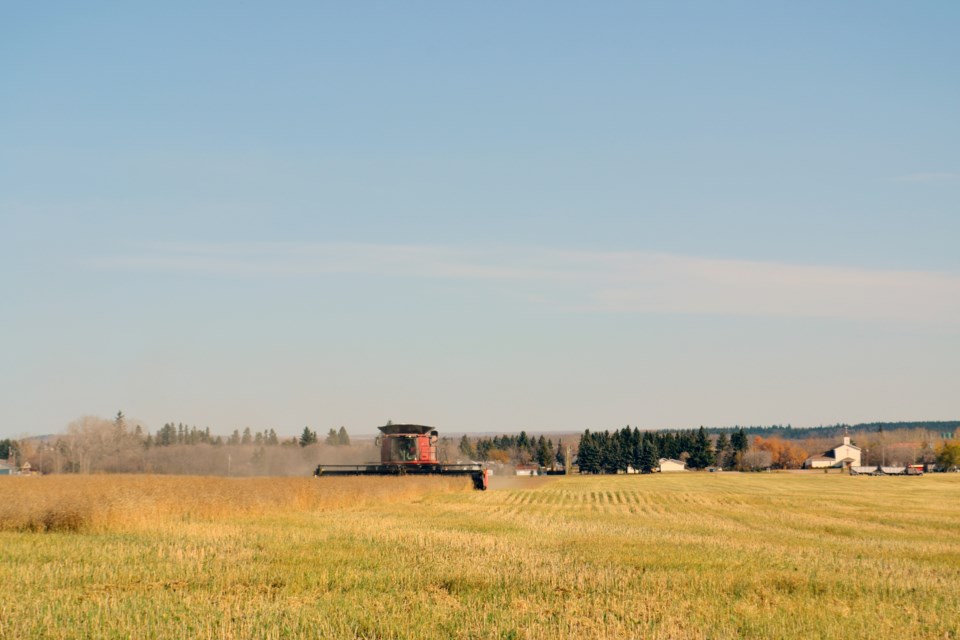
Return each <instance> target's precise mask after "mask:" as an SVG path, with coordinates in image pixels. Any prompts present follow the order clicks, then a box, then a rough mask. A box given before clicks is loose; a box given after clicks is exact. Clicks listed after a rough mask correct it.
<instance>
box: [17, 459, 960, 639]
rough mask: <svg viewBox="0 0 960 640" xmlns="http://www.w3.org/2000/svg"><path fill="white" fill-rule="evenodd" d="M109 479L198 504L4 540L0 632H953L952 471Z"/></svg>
mask: <svg viewBox="0 0 960 640" xmlns="http://www.w3.org/2000/svg"><path fill="white" fill-rule="evenodd" d="M36 480H43V481H44V482H46V481H47V480H56V481H57V482H58V483H59V482H61V481H63V482H64V484H63V485H60V484H56V483H52V484H50V485H49V486H51V487H53V486H58V487H61V488H62V490H64V491H66V489H65V488H64V487H66V486H67V485H68V484H70V483H72V484H73V485H74V486H73V488H72V489H71V490H75V491H77V492H78V493H77V494H76V495H83V493H84V491H85V490H86V491H90V492H92V493H95V494H96V495H103V491H104V490H103V484H102V483H109V482H110V481H111V480H115V479H112V478H110V477H106V476H103V477H88V478H84V477H75V478H69V479H61V478H39V479H38V478H25V479H18V480H17V484H16V485H5V484H4V483H3V482H0V499H2V500H3V503H4V504H7V503H8V502H9V501H10V500H11V498H17V497H18V496H20V495H22V494H25V492H26V491H28V490H29V491H32V492H35V491H37V487H42V486H43V485H42V484H41V483H37V484H35V485H33V487H32V488H30V489H24V487H26V486H28V483H29V482H34V481H36ZM68 480H69V482H66V481H68ZM121 480H122V482H123V483H132V484H131V485H128V486H141V485H140V484H139V483H140V482H143V483H145V484H144V485H142V486H145V487H148V488H150V487H152V486H153V485H152V483H162V482H170V483H171V484H167V485H162V484H160V485H157V486H158V487H162V489H157V490H156V493H157V494H158V495H169V494H171V493H172V494H175V495H176V496H182V497H189V498H191V499H192V500H193V501H194V502H193V503H191V504H194V505H195V506H193V507H191V508H181V509H177V508H174V507H172V506H170V507H164V508H162V509H157V510H156V512H155V513H154V514H152V515H150V516H149V517H148V518H147V519H146V520H143V521H141V520H138V519H137V518H132V519H131V520H130V521H125V520H124V519H123V518H121V517H119V516H113V519H110V518H107V519H104V520H103V521H95V522H92V523H91V524H90V525H85V526H83V527H79V528H78V529H77V530H70V531H66V530H57V529H56V527H54V528H53V529H54V530H52V531H49V530H48V531H44V532H40V530H41V529H43V527H34V526H26V525H24V524H23V523H22V522H23V521H22V522H21V524H19V525H16V526H6V529H7V530H6V531H3V532H0V566H2V568H3V575H4V576H5V577H6V579H7V580H8V581H9V583H10V584H11V585H15V588H11V589H8V590H6V591H5V592H4V594H3V595H0V636H2V637H17V638H30V637H44V638H51V637H52V638H61V637H62V638H69V637H163V638H174V637H177V638H179V637H186V636H189V637H199V638H249V637H257V638H287V637H305V638H306V637H310V638H317V637H322V638H354V637H358V638H423V639H427V638H429V639H431V640H434V639H435V638H438V637H440V638H447V637H450V638H570V637H578V638H795V637H816V638H850V637H870V638H874V639H875V638H902V637H904V636H908V637H912V638H940V639H943V638H958V637H960V617H958V616H957V612H958V611H960V587H958V585H960V477H958V476H957V475H952V474H951V475H942V476H939V475H938V476H934V475H928V476H925V477H923V478H851V477H848V476H840V475H808V476H800V475H790V474H752V475H750V474H676V475H656V476H644V477H639V476H613V477H577V476H574V477H569V478H560V479H556V480H553V479H551V481H550V482H545V483H537V482H533V483H530V484H529V485H524V484H523V482H522V481H521V482H516V483H512V485H513V486H512V487H511V488H507V489H499V490H492V491H489V492H486V493H481V492H473V491H467V490H463V491H459V490H451V489H458V488H459V487H449V486H420V485H418V484H417V483H415V482H411V483H410V484H406V483H407V482H409V481H417V480H430V479H420V478H358V479H346V478H336V479H334V478H330V479H322V482H329V483H330V486H329V487H324V490H323V491H322V492H319V491H318V492H313V491H312V489H307V488H304V487H319V486H322V485H310V483H311V482H316V481H314V480H312V479H304V480H303V482H302V483H301V484H297V483H298V482H299V481H297V480H292V481H290V482H292V483H293V484H286V483H287V482H288V480H287V479H250V480H244V481H242V483H237V484H233V481H232V480H223V479H216V481H217V482H226V483H227V484H224V485H217V487H221V488H214V487H213V486H211V485H207V484H206V483H207V482H208V481H209V480H211V479H207V478H169V477H165V478H123V479H121ZM366 480H370V481H371V483H370V484H354V481H358V482H359V481H366ZM177 483H180V484H179V488H177V486H178V484H177ZM243 483H249V484H243ZM260 483H262V484H260ZM381 483H382V485H383V486H382V485H381ZM297 487H300V489H299V490H298V489H297ZM218 491H219V492H220V493H218ZM298 491H301V492H302V495H303V496H306V497H297V496H300V495H301V493H298ZM151 492H153V489H152V488H150V489H149V490H148V491H146V493H150V494H151V495H153V493H151ZM247 493H262V494H263V495H262V496H260V497H244V495H245V494H247ZM33 495H34V496H36V495H38V494H37V493H34V494H33ZM204 496H206V497H210V496H214V497H215V498H216V499H215V500H213V501H212V502H213V504H220V503H221V502H223V501H224V500H223V498H226V497H229V496H233V498H232V500H230V502H233V503H235V504H234V506H233V507H230V508H222V509H220V508H214V507H213V506H211V507H209V508H202V507H201V505H202V504H203V502H204V500H205V499H206V498H205V497H204ZM266 496H270V497H266ZM138 501H139V502H138ZM157 501H158V503H162V504H166V502H165V501H161V500H160V498H157ZM171 501H172V502H173V503H174V504H176V502H177V500H173V499H171ZM133 502H134V503H137V504H141V505H143V504H151V503H150V502H149V501H147V500H145V499H143V498H142V497H141V498H138V499H136V500H133ZM3 508H4V509H7V511H5V512H4V514H5V515H4V518H7V517H9V516H8V514H9V513H10V512H9V507H8V506H4V507H3ZM139 510H140V507H137V509H133V510H130V509H127V510H124V509H119V510H117V511H109V510H107V513H114V514H116V513H131V512H133V513H137V512H139ZM144 525H146V526H144Z"/></svg>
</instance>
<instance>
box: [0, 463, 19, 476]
mask: <svg viewBox="0 0 960 640" xmlns="http://www.w3.org/2000/svg"><path fill="white" fill-rule="evenodd" d="M15 475H17V467H16V465H12V464H10V463H7V462H2V461H0V476H15Z"/></svg>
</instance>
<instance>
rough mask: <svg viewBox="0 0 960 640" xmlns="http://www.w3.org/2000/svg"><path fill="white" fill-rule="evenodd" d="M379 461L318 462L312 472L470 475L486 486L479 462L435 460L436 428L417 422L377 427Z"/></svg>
mask: <svg viewBox="0 0 960 640" xmlns="http://www.w3.org/2000/svg"><path fill="white" fill-rule="evenodd" d="M377 428H378V429H379V430H380V432H381V433H382V434H383V435H381V436H378V437H377V443H378V444H379V445H380V462H379V464H378V463H376V462H370V463H367V464H356V465H353V464H320V465H317V470H316V471H314V473H313V475H315V476H402V475H414V474H420V475H426V474H429V475H439V476H470V478H471V479H472V480H473V488H474V489H479V490H480V491H484V490H486V488H487V476H488V474H489V470H487V469H484V468H483V466H482V465H480V464H479V463H471V464H444V463H441V462H439V461H438V460H437V440H439V436H438V435H437V430H436V429H434V428H433V427H426V426H424V425H419V424H388V425H386V426H383V427H377Z"/></svg>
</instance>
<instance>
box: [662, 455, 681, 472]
mask: <svg viewBox="0 0 960 640" xmlns="http://www.w3.org/2000/svg"><path fill="white" fill-rule="evenodd" d="M659 468H660V471H661V472H667V471H686V470H687V465H686V463H684V462H683V460H674V459H673V458H660V466H659Z"/></svg>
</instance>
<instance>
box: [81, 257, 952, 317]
mask: <svg viewBox="0 0 960 640" xmlns="http://www.w3.org/2000/svg"><path fill="white" fill-rule="evenodd" d="M91 264H92V265H93V266H95V267H98V268H104V269H123V270H130V269H135V270H152V271H167V272H183V273H190V274H194V273H206V274H221V275H224V276H261V277H262V276H274V277H294V276H296V277H304V276H315V277H331V276H336V275H346V274H363V275H371V276H378V277H382V278H394V279H396V278H408V279H458V280H465V281H498V282H501V283H504V282H505V283H509V285H510V286H512V287H515V288H516V290H517V291H518V292H520V293H522V294H523V295H524V296H525V297H526V298H527V299H530V300H536V301H538V302H537V303H538V304H549V305H552V306H553V307H556V308H558V309H564V310H568V311H580V312H619V313H650V312H656V313H684V314H716V315H735V316H783V317H824V318H847V319H857V320H900V321H913V322H934V323H957V322H960V274H957V273H952V272H937V271H907V270H888V269H862V268H852V267H838V266H828V265H795V264H785V263H777V262H762V261H749V260H721V259H712V258H701V257H691V256H683V255H674V254H664V253H648V252H618V251H565V250H556V249H543V248H526V249H524V248H503V247H500V248H497V247H491V248H479V249H478V248H463V247H450V246H423V245H377V244H343V243H330V244H284V243H274V244H271V243H265V244H235V245H163V246H157V247H153V248H151V249H148V250H145V251H143V252H141V253H137V254H125V255H114V256H105V257H100V258H97V259H95V260H93V261H92V262H91Z"/></svg>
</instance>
